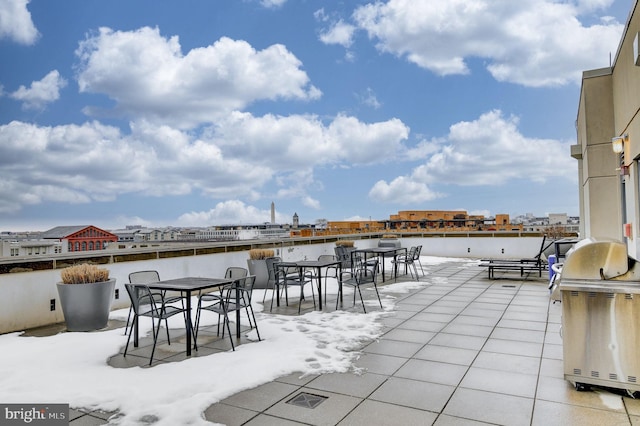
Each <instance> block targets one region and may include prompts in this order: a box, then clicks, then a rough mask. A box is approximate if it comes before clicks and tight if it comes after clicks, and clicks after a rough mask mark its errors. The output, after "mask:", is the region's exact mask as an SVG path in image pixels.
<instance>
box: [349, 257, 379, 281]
mask: <svg viewBox="0 0 640 426" xmlns="http://www.w3.org/2000/svg"><path fill="white" fill-rule="evenodd" d="M378 263H379V260H378V259H375V260H374V261H372V262H371V263H363V264H362V265H361V266H359V267H358V269H356V271H355V279H356V281H357V283H358V284H367V283H375V282H376V278H377V275H378Z"/></svg>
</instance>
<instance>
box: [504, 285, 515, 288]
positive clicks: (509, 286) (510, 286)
mask: <svg viewBox="0 0 640 426" xmlns="http://www.w3.org/2000/svg"><path fill="white" fill-rule="evenodd" d="M502 287H506V288H516V286H515V285H503V286H502Z"/></svg>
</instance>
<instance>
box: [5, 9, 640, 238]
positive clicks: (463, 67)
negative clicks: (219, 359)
mask: <svg viewBox="0 0 640 426" xmlns="http://www.w3.org/2000/svg"><path fill="white" fill-rule="evenodd" d="M632 6H633V0H519V1H517V2H515V1H512V0H450V1H446V2H442V1H435V0H387V1H373V0H370V1H366V0H352V1H336V0H331V1H329V0H216V1H210V0H188V1H182V2H177V1H157V0H138V1H135V2H132V1H128V0H109V1H106V0H104V1H100V0H92V1H87V0H34V1H29V0H0V58H1V60H0V231H20V230H46V229H50V228H51V227H54V226H59V225H89V224H91V225H95V226H98V227H101V228H104V229H116V228H122V227H124V226H126V225H143V226H148V227H163V226H181V227H189V226H205V227H206V226H212V225H224V224H258V223H264V222H269V221H270V219H271V213H270V211H271V203H272V202H273V203H275V210H276V222H278V223H291V222H292V217H293V215H294V214H296V213H297V214H298V216H299V218H300V223H303V224H313V223H316V221H318V220H320V219H326V220H329V221H332V220H358V219H373V220H384V219H388V218H389V215H391V214H396V213H397V212H398V211H401V210H465V211H467V212H468V213H469V214H484V215H485V216H487V217H491V216H494V215H496V214H510V215H512V216H516V215H521V214H527V213H533V214H534V215H536V216H546V215H547V214H549V213H567V214H569V215H578V214H579V206H578V170H577V165H578V163H577V161H576V160H575V159H573V158H571V156H570V146H571V145H572V144H575V143H576V128H575V121H576V117H577V109H578V100H579V93H580V84H581V75H582V72H583V71H585V70H590V69H597V68H603V67H607V66H609V65H610V63H611V60H612V58H615V55H616V51H617V48H618V44H619V41H620V38H621V34H622V31H623V30H624V26H625V23H626V20H627V16H628V14H629V12H630V10H631V7H632Z"/></svg>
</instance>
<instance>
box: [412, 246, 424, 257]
mask: <svg viewBox="0 0 640 426" xmlns="http://www.w3.org/2000/svg"><path fill="white" fill-rule="evenodd" d="M416 248H417V250H416V254H415V255H414V256H413V260H418V259H419V258H420V253H422V246H421V245H420V246H418V247H416Z"/></svg>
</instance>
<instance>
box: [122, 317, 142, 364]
mask: <svg viewBox="0 0 640 426" xmlns="http://www.w3.org/2000/svg"><path fill="white" fill-rule="evenodd" d="M137 320H138V316H137V315H134V316H133V320H132V321H131V328H130V329H129V337H127V345H126V346H125V347H124V353H123V354H122V356H127V349H129V341H130V340H131V335H132V334H133V326H134V323H133V321H137Z"/></svg>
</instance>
